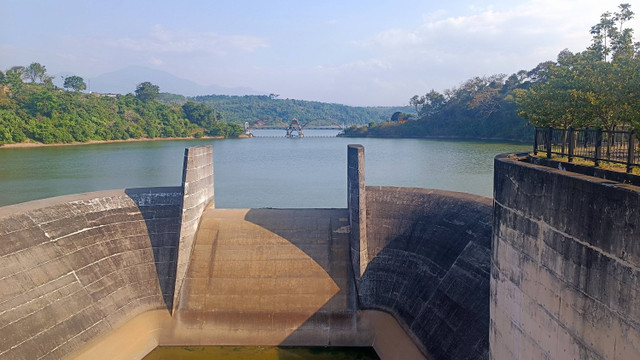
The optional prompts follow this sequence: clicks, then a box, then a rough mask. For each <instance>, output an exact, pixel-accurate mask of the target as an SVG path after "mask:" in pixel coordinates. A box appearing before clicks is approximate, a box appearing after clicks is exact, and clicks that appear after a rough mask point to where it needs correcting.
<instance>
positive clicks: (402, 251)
mask: <svg viewBox="0 0 640 360" xmlns="http://www.w3.org/2000/svg"><path fill="white" fill-rule="evenodd" d="M366 196H367V217H366V219H367V241H368V245H367V246H368V257H369V259H370V261H369V264H368V266H367V269H366V271H365V273H364V275H363V276H362V279H361V282H360V289H359V290H360V291H359V300H360V305H361V307H362V308H366V309H378V310H383V311H386V312H388V313H390V314H392V315H393V316H394V317H395V318H396V320H398V322H399V323H400V324H401V325H402V326H403V327H404V329H405V330H406V331H407V332H408V333H409V334H410V335H411V336H412V337H413V338H414V341H415V342H416V343H417V344H418V345H419V346H420V347H421V349H422V351H423V352H424V353H425V354H426V355H427V357H428V358H432V359H485V358H488V349H489V341H488V340H489V339H488V330H489V281H490V277H489V273H490V263H489V262H490V256H491V250H490V237H491V200H490V199H488V198H484V197H480V196H475V195H470V194H463V193H455V192H448V191H440V190H427V189H410V188H390V187H371V186H368V187H367V188H366Z"/></svg>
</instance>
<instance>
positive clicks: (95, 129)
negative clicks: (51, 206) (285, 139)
mask: <svg viewBox="0 0 640 360" xmlns="http://www.w3.org/2000/svg"><path fill="white" fill-rule="evenodd" d="M34 64H35V65H34ZM34 64H32V65H30V66H29V67H28V68H24V67H21V66H15V67H13V68H11V69H9V70H7V72H6V74H5V73H4V72H2V71H0V145H2V144H13V143H22V142H39V143H44V144H59V143H73V142H87V141H109V140H127V139H130V138H138V139H139V138H172V137H202V136H219V137H233V136H238V135H239V134H241V133H242V131H243V130H242V127H241V126H239V125H237V124H233V123H227V122H224V121H222V116H221V115H220V114H219V113H217V112H216V111H215V110H214V109H211V108H209V107H207V106H205V105H203V104H196V103H194V102H187V103H185V104H183V105H182V106H178V105H167V104H163V103H160V102H159V101H157V100H156V98H157V95H158V92H159V91H158V87H157V86H155V85H153V84H151V83H148V82H147V83H141V84H140V85H138V88H137V89H136V95H133V94H127V95H122V96H117V95H102V94H85V93H81V92H80V91H79V90H80V89H81V88H83V87H84V86H85V85H84V81H83V80H82V79H81V78H78V81H77V84H74V85H73V86H71V85H69V84H67V85H69V86H68V87H69V88H75V89H76V90H75V91H64V90H62V89H58V88H55V87H54V86H53V84H52V83H51V77H49V76H47V75H46V71H45V70H46V69H45V68H44V66H42V65H40V64H38V63H34ZM30 68H34V69H36V70H40V71H39V72H37V73H34V75H32V73H31V72H29V69H30ZM31 75H32V76H31ZM23 79H28V81H27V82H24V81H23ZM68 79H69V78H68Z"/></svg>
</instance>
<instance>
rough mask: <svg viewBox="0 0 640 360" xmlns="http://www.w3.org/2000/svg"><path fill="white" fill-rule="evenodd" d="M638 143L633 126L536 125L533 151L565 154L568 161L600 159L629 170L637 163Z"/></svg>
mask: <svg viewBox="0 0 640 360" xmlns="http://www.w3.org/2000/svg"><path fill="white" fill-rule="evenodd" d="M639 143H640V142H639V141H638V139H637V138H636V134H635V132H634V131H633V130H631V131H617V130H614V131H606V130H600V129H573V128H568V129H554V128H550V127H548V128H536V134H535V137H534V143H533V153H534V155H537V154H538V152H542V153H546V155H547V158H551V156H552V154H556V155H560V156H566V157H568V160H569V162H572V161H573V159H574V158H576V157H577V158H583V159H588V160H592V161H593V162H594V163H595V166H600V162H602V161H608V162H612V163H618V164H624V165H626V167H627V172H628V173H630V172H631V171H632V169H633V167H634V166H638V167H640V149H639V148H638V144H639Z"/></svg>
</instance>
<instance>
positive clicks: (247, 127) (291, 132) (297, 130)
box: [244, 118, 344, 138]
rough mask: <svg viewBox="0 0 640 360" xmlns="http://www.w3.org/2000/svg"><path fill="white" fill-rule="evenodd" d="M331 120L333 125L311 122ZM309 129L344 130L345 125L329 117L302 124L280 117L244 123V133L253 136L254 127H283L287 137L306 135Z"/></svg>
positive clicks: (295, 120)
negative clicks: (317, 124)
mask: <svg viewBox="0 0 640 360" xmlns="http://www.w3.org/2000/svg"><path fill="white" fill-rule="evenodd" d="M319 121H323V122H329V123H331V124H332V125H331V126H310V127H307V126H308V125H309V124H311V123H313V122H319ZM305 128H307V129H323V130H343V129H344V125H342V124H340V123H338V122H336V121H334V120H332V119H328V118H317V119H313V120H309V121H307V122H305V123H304V124H301V123H300V122H299V121H298V120H297V119H295V118H294V119H293V120H291V122H290V123H289V124H286V123H284V122H282V121H280V120H278V119H259V120H256V121H254V122H252V123H249V122H245V123H244V134H245V135H247V136H249V137H253V136H254V135H253V133H252V132H251V130H253V129H283V130H285V131H286V135H285V137H287V138H301V137H304V133H303V130H304V129H305Z"/></svg>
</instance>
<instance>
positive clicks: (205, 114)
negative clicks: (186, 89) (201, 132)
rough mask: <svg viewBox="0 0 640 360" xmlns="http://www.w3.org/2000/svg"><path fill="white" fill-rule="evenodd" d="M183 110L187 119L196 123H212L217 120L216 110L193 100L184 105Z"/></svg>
mask: <svg viewBox="0 0 640 360" xmlns="http://www.w3.org/2000/svg"><path fill="white" fill-rule="evenodd" d="M182 111H183V112H184V115H185V117H186V118H187V120H189V121H191V122H192V123H194V124H198V125H203V124H212V123H214V122H216V121H217V120H216V111H215V110H214V109H213V108H211V107H209V106H206V105H204V104H198V103H195V102H193V101H187V102H186V103H185V104H184V105H182Z"/></svg>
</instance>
